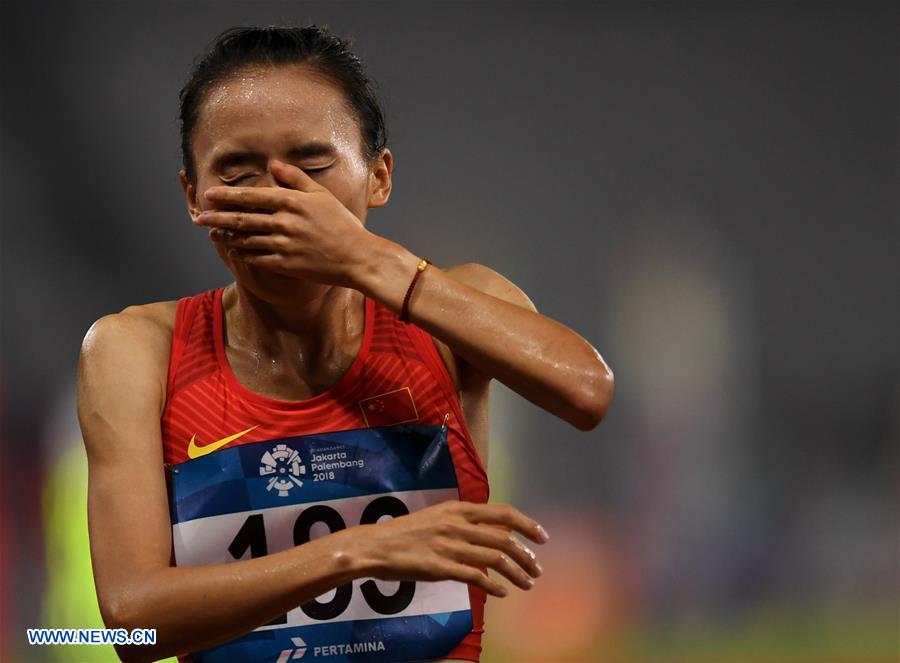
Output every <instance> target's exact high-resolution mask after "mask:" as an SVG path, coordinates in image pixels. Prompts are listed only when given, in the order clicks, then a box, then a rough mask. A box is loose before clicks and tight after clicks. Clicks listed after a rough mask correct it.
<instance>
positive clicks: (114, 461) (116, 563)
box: [77, 309, 171, 621]
mask: <svg viewBox="0 0 900 663" xmlns="http://www.w3.org/2000/svg"><path fill="white" fill-rule="evenodd" d="M168 340H169V339H167V338H166V334H165V331H164V330H162V329H160V327H159V325H157V324H155V323H154V322H152V321H150V320H148V319H147V318H145V317H141V316H140V315H137V314H135V313H133V312H129V310H128V309H126V311H124V312H123V313H119V314H116V315H109V316H106V317H103V318H101V319H99V320H98V321H97V322H95V323H94V324H93V326H92V327H91V328H90V330H88V332H87V334H86V336H85V338H84V342H83V344H82V348H81V356H80V361H79V366H78V387H77V390H78V419H79V422H80V425H81V431H82V435H83V439H84V445H85V449H86V451H87V457H88V529H89V534H90V543H91V561H92V564H93V568H94V580H95V583H96V586H97V594H98V598H99V600H100V609H101V612H102V614H103V617H104V619H105V620H107V621H108V620H109V618H110V614H111V613H115V610H116V605H117V603H118V602H119V598H120V597H121V592H123V591H127V589H126V588H127V584H128V581H129V579H131V578H133V577H134V575H135V574H136V573H138V572H139V571H140V570H141V569H142V568H150V567H154V566H167V565H168V563H169V556H170V550H171V529H170V528H171V522H170V520H169V514H168V500H167V494H166V485H165V477H164V476H163V472H164V468H163V458H162V436H161V432H160V414H161V410H162V407H163V402H164V398H165V379H166V371H167V364H168V352H169V345H168Z"/></svg>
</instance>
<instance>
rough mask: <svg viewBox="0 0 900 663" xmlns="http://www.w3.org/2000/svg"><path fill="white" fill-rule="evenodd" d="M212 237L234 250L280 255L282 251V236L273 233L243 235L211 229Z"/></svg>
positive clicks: (227, 230) (238, 232) (228, 230)
mask: <svg viewBox="0 0 900 663" xmlns="http://www.w3.org/2000/svg"><path fill="white" fill-rule="evenodd" d="M210 237H212V239H213V240H214V241H217V242H222V243H223V244H224V245H225V246H227V247H229V248H234V249H252V250H256V251H267V252H269V253H278V251H279V250H280V249H281V241H280V237H281V236H280V235H273V234H271V233H259V234H257V233H252V234H251V233H243V232H240V231H237V230H230V229H227V228H211V229H210Z"/></svg>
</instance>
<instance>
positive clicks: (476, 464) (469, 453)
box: [161, 288, 488, 661]
mask: <svg viewBox="0 0 900 663" xmlns="http://www.w3.org/2000/svg"><path fill="white" fill-rule="evenodd" d="M223 290H224V288H216V289H212V290H207V291H206V292H203V293H200V294H197V295H194V296H190V297H184V298H182V299H180V300H179V302H178V307H177V310H176V314H175V327H174V332H173V336H172V351H171V356H170V360H169V374H168V384H167V388H166V404H165V409H164V410H163V414H162V419H161V426H162V442H163V456H164V462H165V463H166V465H167V466H171V465H176V464H178V463H182V462H185V461H187V460H188V459H189V455H188V447H189V445H190V444H191V442H192V440H193V441H194V444H195V445H196V446H200V447H202V446H203V445H205V444H210V443H212V442H214V441H220V440H223V439H224V438H226V437H230V436H234V435H235V434H236V433H240V432H242V431H247V429H251V428H252V430H249V431H248V432H246V433H244V434H243V435H241V436H240V437H237V438H236V439H234V440H233V441H231V442H229V443H228V445H229V446H237V445H241V444H248V443H252V442H259V441H263V440H272V439H275V438H280V437H287V436H296V435H307V434H316V433H324V432H331V431H342V430H350V429H358V428H368V427H372V428H374V427H380V426H392V425H395V424H401V423H411V422H415V423H421V424H437V425H440V424H441V423H442V422H443V421H444V419H445V418H447V424H448V431H447V444H448V447H449V450H450V455H451V458H452V460H453V465H454V469H455V472H456V476H457V481H458V484H459V495H460V499H461V500H464V501H470V502H482V503H484V502H487V500H488V479H487V473H486V472H485V469H484V466H483V465H482V463H481V459H480V457H479V456H478V453H477V451H476V450H475V446H474V444H473V442H472V437H471V435H470V433H469V430H468V427H467V426H466V421H465V418H464V416H463V412H462V407H461V405H460V402H459V398H458V395H457V393H456V390H455V388H454V386H453V382H452V379H451V377H450V374H449V373H448V371H447V368H446V366H445V365H444V361H443V359H442V358H441V356H440V354H439V353H438V350H437V347H436V346H435V344H434V341H433V340H432V338H431V336H430V335H429V334H428V333H427V332H425V331H424V330H422V329H420V328H419V327H416V326H415V325H412V324H410V325H406V324H404V323H403V322H402V321H400V320H399V318H398V316H397V315H396V314H395V313H394V312H393V311H391V310H390V309H388V308H387V307H385V306H383V305H382V304H381V303H379V302H377V301H375V300H373V299H370V298H368V297H366V298H365V332H364V337H363V341H362V346H361V347H360V350H359V354H358V356H357V357H356V359H355V360H354V361H353V363H352V364H351V366H350V368H349V369H348V370H347V372H346V373H345V374H344V375H343V377H341V379H340V380H338V382H337V383H336V384H335V385H334V386H332V387H331V388H329V389H327V390H326V391H324V392H322V393H321V394H317V395H316V396H314V397H312V398H309V399H307V400H303V401H281V400H277V399H273V398H269V397H267V396H264V395H262V394H257V393H255V392H253V391H250V390H249V389H247V388H246V387H244V386H243V385H242V384H241V383H240V382H239V381H238V380H237V378H236V377H235V375H234V373H232V371H231V368H230V367H229V365H228V361H227V359H226V354H225V346H224V342H223V338H224V320H223V318H224V316H223V311H222V292H223ZM448 414H449V417H446V415H448ZM485 598H486V597H485V593H484V591H483V590H481V589H478V588H475V587H472V586H469V599H470V604H471V610H472V623H473V628H472V631H471V632H470V633H469V635H468V636H466V638H465V639H464V640H463V641H462V642H461V643H460V644H459V645H458V646H457V647H456V648H455V649H454V650H453V651H452V652H451V653H450V654H449V655H448V657H449V658H463V659H468V660H472V661H478V660H479V658H480V654H481V635H482V633H483V632H484V603H485Z"/></svg>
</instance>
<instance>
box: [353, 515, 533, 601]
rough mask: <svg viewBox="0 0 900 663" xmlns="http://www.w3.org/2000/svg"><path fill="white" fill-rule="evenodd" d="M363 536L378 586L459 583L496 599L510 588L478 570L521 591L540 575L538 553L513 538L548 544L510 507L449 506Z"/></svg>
mask: <svg viewBox="0 0 900 663" xmlns="http://www.w3.org/2000/svg"><path fill="white" fill-rule="evenodd" d="M363 527H364V528H365V531H364V533H363V532H362V531H361V532H360V535H361V536H360V537H359V539H358V541H359V543H360V544H361V545H362V546H364V550H365V553H364V558H365V560H366V567H367V575H368V576H370V577H374V578H378V579H379V580H426V581H438V580H457V581H460V582H465V583H468V584H470V585H475V586H477V587H480V588H481V589H483V590H484V591H485V592H487V593H488V594H491V595H493V596H501V597H502V596H506V594H507V590H506V587H505V586H503V585H502V584H501V583H499V582H497V581H495V580H493V579H491V578H489V577H488V575H487V574H486V573H482V572H481V570H480V569H479V568H476V567H489V568H492V569H494V570H495V571H497V572H498V573H500V574H502V575H503V576H505V577H506V578H507V579H508V580H510V581H511V582H512V583H513V584H515V585H516V586H518V587H520V588H522V589H531V587H532V586H533V585H534V581H533V580H532V578H536V577H537V576H539V575H540V574H541V573H542V569H541V566H540V564H539V563H538V561H537V557H536V556H535V554H534V552H532V551H531V549H529V548H528V547H527V546H525V545H524V544H523V543H522V542H521V541H519V539H518V538H516V537H515V536H514V535H513V531H515V532H519V533H521V534H523V535H524V536H526V537H528V538H529V539H531V540H532V541H534V542H535V543H545V542H546V541H547V539H548V538H549V537H548V536H547V533H546V532H545V531H544V529H543V528H542V527H541V526H540V525H539V524H538V523H537V522H536V521H534V520H532V519H531V518H529V517H528V516H526V515H524V514H523V513H522V512H521V511H519V510H518V509H516V508H514V507H512V506H509V505H506V504H479V503H473V502H459V501H447V502H442V503H440V504H435V505H433V506H430V507H427V508H425V509H421V510H419V511H416V512H414V513H410V514H408V515H405V516H400V517H398V518H392V519H391V520H385V521H382V522H380V523H377V524H375V525H366V526H363Z"/></svg>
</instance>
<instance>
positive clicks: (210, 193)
mask: <svg viewBox="0 0 900 663" xmlns="http://www.w3.org/2000/svg"><path fill="white" fill-rule="evenodd" d="M203 195H204V196H206V199H207V200H208V201H210V202H211V203H213V204H215V205H216V206H217V207H226V206H235V207H250V208H256V209H264V210H270V211H272V212H277V211H278V210H283V209H288V208H290V206H291V196H292V194H291V192H290V191H288V190H286V189H283V188H281V187H277V186H214V187H210V188H209V189H207V190H206V191H205V192H204V193H203ZM293 195H296V194H293Z"/></svg>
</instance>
